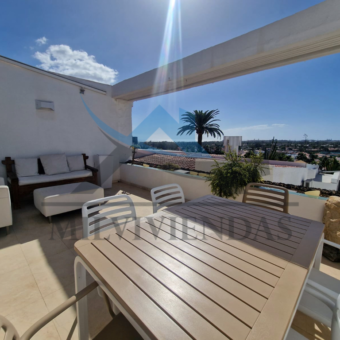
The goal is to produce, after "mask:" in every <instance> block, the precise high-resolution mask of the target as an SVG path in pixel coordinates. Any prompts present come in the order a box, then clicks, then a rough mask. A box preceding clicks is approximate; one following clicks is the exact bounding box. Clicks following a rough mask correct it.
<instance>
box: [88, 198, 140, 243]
mask: <svg viewBox="0 0 340 340" xmlns="http://www.w3.org/2000/svg"><path fill="white" fill-rule="evenodd" d="M82 215H83V237H88V236H90V235H91V234H93V233H96V232H97V231H103V230H106V229H109V228H113V227H116V226H118V225H120V224H122V223H127V222H130V221H134V220H135V219H136V218H137V217H136V210H135V206H134V204H133V201H132V199H131V198H130V197H129V196H128V195H116V196H110V197H104V198H100V199H96V200H92V201H89V202H86V203H85V204H84V205H83V208H82Z"/></svg>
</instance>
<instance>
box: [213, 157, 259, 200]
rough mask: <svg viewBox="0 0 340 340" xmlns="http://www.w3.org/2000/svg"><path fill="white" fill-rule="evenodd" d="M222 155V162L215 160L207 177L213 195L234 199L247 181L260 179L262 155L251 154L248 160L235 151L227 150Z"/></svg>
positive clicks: (255, 181) (252, 181)
mask: <svg viewBox="0 0 340 340" xmlns="http://www.w3.org/2000/svg"><path fill="white" fill-rule="evenodd" d="M224 157H225V162H224V163H219V162H217V161H216V160H215V165H213V168H212V170H211V172H210V175H209V176H208V178H207V181H209V182H210V186H211V192H212V193H213V194H214V195H216V196H219V197H225V198H229V197H233V198H234V199H235V198H236V196H237V195H239V194H240V193H241V192H242V190H243V189H244V188H245V186H246V185H247V184H248V183H257V182H261V181H262V177H261V174H262V173H263V172H264V169H265V168H264V166H263V165H262V160H263V156H262V155H259V156H255V155H251V156H250V160H249V161H247V160H245V159H242V158H241V157H240V156H239V155H237V153H236V152H233V151H229V152H227V153H225V155H224Z"/></svg>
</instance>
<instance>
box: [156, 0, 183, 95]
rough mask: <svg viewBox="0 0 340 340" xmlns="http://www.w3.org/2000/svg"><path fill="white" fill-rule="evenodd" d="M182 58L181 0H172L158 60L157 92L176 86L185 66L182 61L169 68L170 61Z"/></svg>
mask: <svg viewBox="0 0 340 340" xmlns="http://www.w3.org/2000/svg"><path fill="white" fill-rule="evenodd" d="M181 58H182V28H181V7H180V0H170V2H169V8H168V15H167V19H166V24H165V29H164V36H163V42H162V47H161V51H160V56H159V62H158V67H159V68H158V71H157V75H156V79H155V83H154V90H153V92H154V93H155V94H157V93H162V92H164V91H165V90H166V89H167V88H168V87H169V85H170V87H172V88H173V87H176V86H178V84H176V81H175V80H176V79H178V78H181V75H182V74H183V68H182V65H181V63H175V64H174V65H173V67H172V68H171V69H169V66H168V64H169V62H172V61H175V60H178V59H181Z"/></svg>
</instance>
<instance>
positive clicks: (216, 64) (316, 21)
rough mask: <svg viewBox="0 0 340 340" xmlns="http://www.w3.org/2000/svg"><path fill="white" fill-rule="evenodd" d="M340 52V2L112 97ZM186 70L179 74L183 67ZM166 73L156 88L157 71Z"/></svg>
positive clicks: (171, 67)
mask: <svg viewBox="0 0 340 340" xmlns="http://www.w3.org/2000/svg"><path fill="white" fill-rule="evenodd" d="M339 52H340V2H339V1H338V0H326V1H325V2H322V3H320V4H318V5H315V6H313V7H310V8H308V9H306V10H304V11H301V12H299V13H296V14H294V15H292V16H289V17H287V18H284V19H282V20H279V21H276V22H274V23H272V24H269V25H267V26H264V27H262V28H259V29H257V30H254V31H251V32H249V33H246V34H244V35H242V36H239V37H237V38H234V39H232V40H229V41H226V42H224V43H222V44H219V45H216V46H213V47H210V48H208V49H206V50H203V51H200V52H198V53H195V54H192V55H190V56H188V57H186V58H183V59H181V60H178V61H176V62H173V63H170V64H168V65H166V66H163V67H161V68H156V69H153V70H151V71H148V72H146V73H143V74H140V75H138V76H135V77H133V78H130V79H127V80H124V81H122V82H120V83H118V84H115V85H113V86H112V97H113V98H115V99H123V100H131V101H136V100H141V99H146V98H150V97H153V96H158V95H162V94H166V93H171V92H175V91H181V90H185V89H189V88H192V87H195V86H200V85H204V84H210V83H214V82H217V81H221V80H225V79H229V78H234V77H239V76H242V75H245V74H250V73H254V72H258V71H262V70H267V69H271V68H275V67H279V66H284V65H288V64H292V63H296V62H300V61H304V60H309V59H313V58H318V57H322V56H326V55H329V54H333V53H339ZM181 69H182V70H183V72H182V75H181V76H179V73H180V72H179V70H181ZM158 71H160V72H164V73H165V74H166V76H165V77H163V79H166V80H165V81H164V82H163V83H161V84H157V86H156V87H155V86H154V85H155V84H154V83H155V79H156V74H157V72H158Z"/></svg>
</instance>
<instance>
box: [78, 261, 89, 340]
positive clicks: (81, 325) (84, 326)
mask: <svg viewBox="0 0 340 340" xmlns="http://www.w3.org/2000/svg"><path fill="white" fill-rule="evenodd" d="M74 277H75V284H76V287H75V288H76V293H78V292H79V291H81V290H82V289H84V288H85V287H86V269H85V267H84V266H83V265H82V263H81V261H80V257H79V256H77V257H76V258H75V261H74ZM77 320H78V337H79V340H88V339H89V324H88V313H87V296H85V297H83V298H82V299H81V300H80V301H78V302H77Z"/></svg>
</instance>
